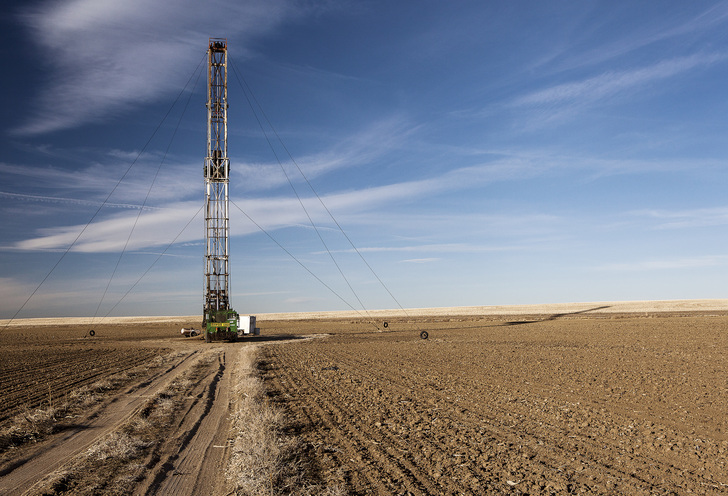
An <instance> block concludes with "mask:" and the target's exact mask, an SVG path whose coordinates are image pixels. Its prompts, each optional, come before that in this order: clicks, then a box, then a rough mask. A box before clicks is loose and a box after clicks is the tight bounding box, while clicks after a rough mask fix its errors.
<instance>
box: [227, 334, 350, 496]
mask: <svg viewBox="0 0 728 496" xmlns="http://www.w3.org/2000/svg"><path fill="white" fill-rule="evenodd" d="M256 350H257V348H256V347H253V346H246V347H243V348H241V350H240V356H239V362H238V369H237V371H236V373H237V375H238V377H237V379H236V382H235V384H236V386H235V389H234V397H235V398H236V402H235V404H234V411H233V414H232V417H231V418H232V430H233V434H234V435H235V442H234V445H233V449H232V455H231V457H230V462H229V466H228V470H227V477H228V480H229V481H230V482H231V484H232V485H233V488H234V492H233V494H237V495H246V496H264V495H275V494H286V495H301V496H309V495H311V496H313V495H317V496H343V495H344V494H345V491H344V489H343V488H341V487H340V486H334V487H321V486H319V485H316V484H312V483H310V482H309V481H307V480H306V477H305V475H304V474H306V473H307V472H308V470H307V467H305V464H306V463H305V462H304V461H303V457H302V456H301V453H302V451H303V450H302V447H301V446H300V445H299V443H298V441H297V440H295V439H284V438H283V437H282V436H281V430H282V428H283V427H284V422H285V418H284V416H283V414H282V413H281V412H279V411H277V410H275V409H274V408H273V406H272V405H271V404H270V403H269V402H268V400H267V397H266V394H265V388H264V385H263V381H261V379H260V378H259V377H257V375H256V369H255V361H256Z"/></svg>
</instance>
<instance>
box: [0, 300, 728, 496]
mask: <svg viewBox="0 0 728 496" xmlns="http://www.w3.org/2000/svg"><path fill="white" fill-rule="evenodd" d="M594 308H597V307H594ZM584 310H587V311H584ZM588 310H590V308H587V307H584V308H583V309H576V310H573V309H572V310H571V311H570V312H561V313H553V314H539V315H527V314H525V313H521V314H519V315H513V316H507V315H503V314H501V315H493V316H483V315H466V316H456V315H440V316H434V315H427V316H423V317H415V316H410V317H407V318H404V317H393V318H388V320H387V327H384V325H383V323H384V318H386V317H384V318H383V319H382V320H377V321H376V322H362V321H361V320H358V319H352V318H348V319H309V320H295V319H286V320H278V321H273V320H260V321H259V326H260V327H261V328H262V335H263V336H262V339H261V340H259V341H258V342H257V343H258V344H260V345H261V348H260V351H259V353H258V372H259V374H260V376H261V377H262V378H263V379H264V386H265V388H266V389H267V392H268V398H269V400H270V401H271V402H272V404H273V405H274V406H275V407H276V408H278V409H280V410H281V411H282V412H283V413H284V414H285V420H284V421H283V422H282V423H281V425H280V426H279V428H280V432H279V433H278V434H277V436H274V438H276V437H277V438H279V439H280V442H281V443H282V445H285V446H295V447H296V449H297V450H299V452H298V453H297V454H296V455H295V456H294V457H289V459H290V460H291V461H292V462H295V463H296V464H298V465H296V467H300V470H298V471H299V472H300V473H301V474H302V475H301V478H300V480H299V485H298V486H296V487H295V488H291V487H288V489H286V490H285V491H283V490H281V492H284V493H285V494H289V493H290V492H291V491H293V493H294V494H295V493H298V494H306V490H307V489H306V488H307V487H308V488H311V487H316V488H320V489H321V491H320V492H319V493H320V494H323V493H324V492H326V491H328V492H327V493H326V494H331V495H334V494H361V495H365V494H382V495H385V494H386V495H389V494H501V493H507V494H637V495H639V494H645V495H647V494H690V493H693V494H727V493H728V475H726V474H728V467H727V466H726V465H727V462H728V430H727V429H728V418H727V417H726V415H725V412H726V411H728V374H726V370H728V313H726V312H720V311H711V312H694V311H681V312H680V313H640V314H634V313H631V314H619V313H614V312H611V313H609V312H603V311H598V310H597V311H594V312H589V311H588ZM192 324H194V322H187V321H179V322H173V321H169V322H167V321H165V322H150V323H148V324H144V323H143V322H138V321H137V322H128V323H120V324H106V325H104V326H98V327H97V328H96V333H95V336H94V339H90V338H89V337H88V333H87V331H88V329H87V328H86V327H85V326H82V325H60V324H58V325H56V324H54V325H51V326H46V327H42V326H41V327H37V328H30V327H29V328H27V329H25V328H21V329H20V331H18V332H15V333H14V334H13V335H8V334H0V352H2V353H3V357H4V358H5V357H9V358H10V359H9V360H4V361H3V364H2V367H3V369H2V373H3V378H4V379H5V381H4V382H5V383H6V389H4V390H3V400H4V401H3V402H2V403H4V404H6V405H11V404H12V405H13V406H6V407H5V408H6V410H5V411H6V414H5V415H6V417H7V418H6V420H5V421H4V422H1V423H0V428H9V426H10V424H11V423H12V422H13V421H14V420H12V419H13V418H16V417H17V415H15V413H17V412H18V411H19V406H23V407H24V408H26V409H27V410H28V412H34V411H35V409H36V408H38V407H40V408H48V407H49V406H51V403H52V404H53V405H54V407H55V408H56V411H60V410H59V409H58V405H57V404H58V403H60V402H61V400H64V401H65V400H71V399H73V398H75V396H72V395H71V393H70V392H69V391H70V389H68V387H69V386H66V385H67V384H69V383H74V380H75V381H76V382H75V383H76V384H77V385H78V386H79V387H81V388H86V387H90V388H92V389H93V386H94V384H96V383H94V382H93V381H108V382H109V384H111V383H113V384H116V385H115V386H113V385H109V386H104V387H105V388H107V389H104V390H103V391H102V393H100V397H99V399H98V400H97V401H95V402H93V403H91V404H90V406H89V407H88V408H86V409H85V410H81V411H78V410H76V411H75V413H73V414H72V415H70V414H69V418H66V417H64V416H61V417H58V416H57V418H56V417H54V418H53V422H55V423H56V424H54V425H55V427H54V428H53V429H51V431H53V432H51V433H49V434H46V435H44V436H40V437H39V438H38V439H35V438H29V439H25V440H24V442H22V443H20V445H19V446H17V447H13V445H12V443H13V442H14V441H13V438H2V437H1V436H0V440H2V439H5V441H8V439H9V440H10V441H8V442H9V443H10V444H7V443H6V444H5V445H3V449H2V450H0V494H13V495H14V494H139V495H146V494H189V495H196V494H212V495H222V494H230V491H231V489H230V487H229V486H228V485H227V484H228V482H227V481H226V478H225V472H226V466H227V465H226V464H227V460H228V458H229V456H230V451H231V440H232V437H233V436H232V434H231V432H230V425H229V414H230V411H231V408H230V404H231V402H233V401H234V399H233V391H234V387H233V386H234V385H235V384H233V382H234V378H235V377H239V376H240V375H237V376H236V375H235V374H233V373H232V372H233V371H235V370H236V367H237V361H238V358H237V357H238V355H239V352H240V350H241V347H242V346H247V345H248V344H250V343H247V344H246V343H224V344H213V345H206V344H205V343H204V342H202V341H200V340H195V339H184V338H181V337H179V328H180V327H189V326H190V325H192ZM422 330H427V331H428V332H429V339H427V340H422V339H420V337H419V333H420V331H422ZM313 334H318V335H321V334H326V335H327V337H325V338H320V339H314V340H303V339H292V340H291V341H289V340H288V339H289V338H297V337H302V336H311V335H313ZM64 357H65V358H67V360H64ZM140 362H141V363H140ZM64 363H65V365H64ZM64 367H66V369H65V370H67V371H68V373H67V374H66V376H67V377H66V378H63V377H62V376H63V373H62V372H63V370H64ZM140 367H141V368H140ZM31 374H35V375H31ZM115 375H117V376H121V377H122V378H121V379H118V384H117V382H114V381H112V380H111V379H112V377H114V376H115ZM67 379H69V380H67ZM54 381H56V382H54ZM8 382H10V383H13V384H7V383H8ZM21 382H22V384H23V387H22V388H19V387H18V384H21ZM48 384H51V394H48ZM97 389H98V388H97ZM101 389H103V388H101ZM94 390H96V389H94ZM18 391H20V392H18ZM23 398H24V399H23ZM6 399H7V400H8V401H5V400H6ZM10 400H12V401H10ZM11 409H12V411H11ZM0 411H1V410H0ZM13 412H15V413H13ZM69 412H73V410H69ZM13 415H14V416H13ZM304 472H305V473H304ZM324 490H325V491H324Z"/></svg>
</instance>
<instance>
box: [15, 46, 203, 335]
mask: <svg viewBox="0 0 728 496" xmlns="http://www.w3.org/2000/svg"><path fill="white" fill-rule="evenodd" d="M204 59H205V57H204V56H203V57H202V58H201V59H200V62H199V63H198V64H197V67H196V68H195V70H194V72H193V73H192V75H191V76H190V78H189V79H188V81H187V84H185V88H187V86H188V85H189V82H190V81H191V80H192V77H194V74H195V73H196V72H197V70H198V69H199V68H200V65H201V64H202V62H203V61H204ZM183 92H184V89H183V90H182V91H181V92H180V94H179V95H178V96H177V98H176V99H175V101H174V103H173V104H172V105H171V106H170V107H169V109H168V110H167V112H166V113H165V114H164V117H163V118H162V120H161V121H160V122H159V124H157V127H156V128H155V129H154V131H153V132H152V134H151V136H150V137H149V139H147V141H146V143H145V144H144V146H143V147H142V149H141V151H140V152H139V153H138V154H137V156H136V157H135V158H134V160H133V161H132V162H131V164H129V167H127V169H126V170H125V171H124V173H123V174H122V175H121V178H119V180H118V181H117V182H116V184H115V185H114V187H113V188H112V189H111V191H110V192H109V194H108V195H106V198H105V199H104V200H103V201H102V202H101V205H99V207H98V208H97V209H96V211H95V212H94V214H93V215H92V216H91V218H90V219H89V220H88V222H86V224H85V225H84V226H83V228H82V229H81V231H80V232H79V233H78V235H77V236H76V238H75V239H74V240H73V241H72V242H71V244H70V245H68V248H66V250H65V251H64V252H63V254H62V255H61V256H60V257H59V259H58V260H57V261H56V263H55V264H54V265H53V267H51V270H49V271H48V273H47V274H46V275H45V277H44V278H43V279H42V280H41V281H40V283H38V285H37V286H36V287H35V289H34V290H33V292H32V293H31V294H30V296H28V298H27V299H26V300H25V301H24V302H23V304H22V305H21V306H20V308H19V309H18V310H17V311H16V312H15V313H14V314H13V316H12V317H11V318H10V320H8V321H7V322H6V323H5V325H4V326H3V328H2V330H3V331H4V330H5V329H7V328H8V327H9V326H10V324H11V323H12V322H13V321H14V320H15V319H16V318H17V317H18V315H19V314H20V312H22V311H23V309H24V308H25V306H26V305H27V304H28V302H29V301H30V300H31V299H32V298H33V296H35V294H36V293H37V292H38V290H39V289H40V288H41V286H43V284H45V282H46V281H47V280H48V278H49V277H50V276H51V274H52V273H53V272H54V271H55V270H56V269H57V268H58V266H59V265H60V264H61V262H62V261H63V260H64V259H65V258H66V256H67V255H68V254H69V253H70V251H71V250H72V249H73V247H74V246H76V243H78V240H79V239H81V236H83V234H84V233H85V232H86V230H87V229H88V227H89V226H90V225H91V223H92V222H93V221H94V220H96V217H98V215H99V213H100V212H101V210H102V209H103V208H104V206H105V205H106V204H107V203H108V202H109V200H110V199H111V197H112V196H113V194H114V192H115V191H116V190H117V189H118V188H119V185H121V183H122V182H123V181H124V179H126V176H128V175H129V172H130V171H131V169H132V168H133V167H134V165H135V164H136V163H137V162H138V161H139V158H140V157H141V156H142V153H144V151H145V150H146V149H147V147H148V146H149V144H150V143H151V142H152V140H153V139H154V137H155V136H156V135H157V132H158V131H159V129H160V128H161V127H162V124H163V123H164V122H165V121H166V120H167V117H168V116H169V114H170V113H171V112H172V109H173V108H174V106H175V105H176V103H177V101H178V100H179V98H180V97H181V96H182V93H183ZM97 312H98V309H97Z"/></svg>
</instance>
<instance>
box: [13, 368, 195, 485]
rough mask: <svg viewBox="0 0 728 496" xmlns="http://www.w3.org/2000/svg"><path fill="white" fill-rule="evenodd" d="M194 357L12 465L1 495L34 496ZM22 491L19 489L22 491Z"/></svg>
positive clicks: (138, 386)
mask: <svg viewBox="0 0 728 496" xmlns="http://www.w3.org/2000/svg"><path fill="white" fill-rule="evenodd" d="M193 355H194V353H187V354H184V355H182V356H180V357H179V358H178V359H177V360H175V361H174V362H173V363H172V364H171V365H170V366H168V367H166V368H165V369H164V370H162V371H160V372H158V373H156V374H154V375H153V376H152V377H150V378H148V379H147V380H145V381H144V382H143V383H141V384H134V385H133V386H131V387H129V388H128V389H126V390H125V391H124V392H123V393H122V394H121V395H119V396H117V397H116V401H113V402H110V403H108V404H106V405H104V406H103V408H102V409H101V410H98V411H94V412H93V413H92V414H91V415H90V416H89V417H87V418H85V419H80V422H79V424H78V426H77V427H75V428H74V427H72V428H69V429H66V430H65V431H64V432H63V433H62V434H61V435H59V436H56V437H53V438H51V439H49V440H48V442H46V443H42V444H41V445H40V446H38V447H37V448H36V449H35V450H34V452H31V453H30V456H27V458H25V459H24V460H20V462H22V463H18V462H19V461H17V460H16V462H15V463H14V464H13V466H12V469H11V470H9V471H8V472H7V473H4V475H3V476H2V477H0V494H10V492H11V491H20V492H22V493H23V494H34V493H35V492H34V491H35V489H34V488H35V486H36V484H37V483H38V482H40V481H41V480H42V479H43V478H44V477H46V476H48V475H49V474H51V473H53V472H54V471H57V470H59V469H61V467H63V466H64V465H65V464H67V463H69V462H70V461H71V460H73V458H74V457H75V456H76V455H78V454H79V453H81V452H82V451H83V450H85V449H86V448H88V447H89V446H90V445H91V444H92V443H93V442H95V441H97V440H98V439H100V438H102V437H103V436H105V435H107V434H108V433H110V432H112V431H114V430H116V429H118V428H119V427H120V426H121V425H122V424H123V423H124V422H126V421H127V420H128V419H129V418H130V417H132V416H133V415H135V414H136V413H137V412H138V411H139V410H140V409H141V408H142V406H143V405H144V404H145V402H146V401H147V399H148V398H150V397H151V396H152V395H154V394H155V393H156V392H157V391H159V390H161V389H162V388H163V387H165V386H166V385H167V384H168V383H169V382H170V381H171V380H172V379H173V378H174V377H177V376H178V375H179V374H181V373H182V372H183V371H184V370H186V369H187V368H188V367H189V366H190V364H191V360H190V357H191V356H193ZM21 488H22V489H21Z"/></svg>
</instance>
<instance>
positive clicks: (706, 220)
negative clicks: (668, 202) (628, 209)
mask: <svg viewBox="0 0 728 496" xmlns="http://www.w3.org/2000/svg"><path fill="white" fill-rule="evenodd" d="M632 215H635V216H638V217H646V218H648V219H653V220H656V221H657V222H658V223H657V225H656V226H655V227H656V228H657V229H687V228H696V227H710V226H722V225H727V224H728V207H714V208H696V209H688V210H654V209H653V210H639V211H634V212H632Z"/></svg>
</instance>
